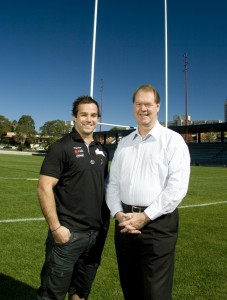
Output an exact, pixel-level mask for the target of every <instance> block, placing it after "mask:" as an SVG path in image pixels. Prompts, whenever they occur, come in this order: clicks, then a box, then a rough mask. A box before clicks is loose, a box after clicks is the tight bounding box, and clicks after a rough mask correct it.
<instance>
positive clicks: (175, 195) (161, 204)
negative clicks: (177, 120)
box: [145, 135, 190, 220]
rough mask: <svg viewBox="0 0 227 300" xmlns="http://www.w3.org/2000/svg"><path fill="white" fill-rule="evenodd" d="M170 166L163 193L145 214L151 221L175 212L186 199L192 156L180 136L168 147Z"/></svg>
mask: <svg viewBox="0 0 227 300" xmlns="http://www.w3.org/2000/svg"><path fill="white" fill-rule="evenodd" d="M168 149H170V153H169V166H168V176H167V178H166V184H165V186H164V188H163V190H162V192H161V193H160V194H159V195H158V196H157V197H156V199H154V201H153V202H152V204H151V205H150V206H148V208H147V209H146V210H145V213H146V214H147V215H148V217H149V218H150V219H151V220H155V219H156V218H158V217H160V216H161V215H163V214H168V213H171V212H173V211H174V210H175V209H176V207H177V206H178V205H179V204H180V202H181V201H182V199H183V198H184V197H185V195H186V193H187V190H188V184H189V176H190V155H189V150H188V146H187V144H186V143H185V141H184V140H183V138H182V137H181V136H180V135H177V136H175V138H174V139H172V141H171V145H168Z"/></svg>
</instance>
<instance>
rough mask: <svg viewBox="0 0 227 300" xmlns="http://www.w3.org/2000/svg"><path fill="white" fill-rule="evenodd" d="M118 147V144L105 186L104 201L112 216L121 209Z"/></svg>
mask: <svg viewBox="0 0 227 300" xmlns="http://www.w3.org/2000/svg"><path fill="white" fill-rule="evenodd" d="M119 149H120V144H118V147H117V149H116V151H115V153H114V157H113V160H112V163H111V168H110V174H109V178H108V183H107V188H106V203H107V205H108V207H109V210H110V212H111V215H112V216H113V217H114V216H115V215H116V213H117V212H119V211H123V208H122V205H121V199H120V188H119V182H118V178H119V173H118V172H119V171H118V159H117V156H118V153H119Z"/></svg>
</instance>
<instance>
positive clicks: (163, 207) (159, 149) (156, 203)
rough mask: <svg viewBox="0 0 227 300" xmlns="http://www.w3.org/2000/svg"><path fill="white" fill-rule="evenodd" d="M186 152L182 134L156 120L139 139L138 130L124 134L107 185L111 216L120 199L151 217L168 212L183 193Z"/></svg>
mask: <svg viewBox="0 0 227 300" xmlns="http://www.w3.org/2000/svg"><path fill="white" fill-rule="evenodd" d="M189 176H190V155H189V151H188V147H187V145H186V143H185V141H184V140H183V138H182V136H181V135H180V134H178V133H176V132H175V131H172V130H170V129H168V128H165V127H163V126H162V125H160V123H159V122H158V121H157V122H156V124H155V126H154V127H153V128H152V130H151V131H150V132H149V133H148V134H147V136H146V137H145V138H144V139H142V137H141V136H140V134H139V132H138V130H136V131H134V132H132V133H131V134H129V135H128V136H126V137H124V138H123V139H122V140H121V141H120V143H119V144H118V147H117V149H116V151H115V153H114V158H113V161H112V164H111V168H110V177H109V182H108V185H107V197H106V201H107V205H108V207H109V209H110V211H111V214H112V216H115V214H116V213H117V212H119V211H123V209H122V204H121V202H123V203H125V204H128V205H135V206H145V207H147V208H146V209H145V213H146V214H147V215H148V217H149V218H150V219H151V220H154V219H156V218H158V217H159V216H161V215H163V214H168V213H171V212H172V211H174V210H175V208H176V207H177V206H178V205H179V203H180V202H181V201H182V199H183V198H184V196H185V195H186V193H187V189H188V183H189Z"/></svg>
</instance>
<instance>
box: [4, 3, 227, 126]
mask: <svg viewBox="0 0 227 300" xmlns="http://www.w3.org/2000/svg"><path fill="white" fill-rule="evenodd" d="M94 4H95V0H64V1H63V0H1V2H0V115H4V116H5V117H7V118H8V119H9V120H10V121H13V120H18V119H19V118H20V117H21V116H22V115H24V114H25V115H30V116H31V117H32V118H33V119H34V121H35V124H36V129H37V130H38V129H39V127H40V126H42V125H44V123H45V122H47V121H51V120H56V119H60V120H71V108H72V102H73V101H74V100H75V98H77V97H78V96H80V95H88V94H89V93H90V78H91V57H92V37H93V21H94ZM167 5H168V60H169V64H168V70H169V72H168V78H169V82H168V89H169V93H168V99H169V103H168V108H169V109H168V119H169V120H172V118H173V115H174V114H179V115H184V114H185V72H184V54H187V55H188V63H189V64H188V67H189V71H188V112H189V115H190V116H191V118H192V120H198V119H209V120H211V119H212V120H219V119H220V120H224V101H225V99H226V98H227V26H226V14H227V1H226V0H217V1H213V0H210V1H204V0H190V1H185V0H167ZM164 55H165V39H164V0H163V1H161V0H159V1H157V0H140V1H137V0H135V1H131V0H99V1H98V15H97V32H96V56H95V72H94V98H95V99H96V100H97V101H98V102H99V103H100V101H101V98H102V99H103V104H102V107H103V113H102V121H103V122H105V123H114V124H122V125H130V126H136V122H135V120H134V117H133V111H132V94H133V92H134V90H135V89H136V88H137V87H138V86H139V85H141V84H143V83H151V84H152V85H154V86H155V87H156V88H157V90H158V91H159V93H160V96H161V111H160V113H159V119H160V121H164V120H165V56H164ZM101 80H103V83H104V89H103V94H102V95H101ZM103 129H105V127H104V128H103ZM106 129H109V128H106Z"/></svg>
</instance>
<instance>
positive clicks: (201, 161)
mask: <svg viewBox="0 0 227 300" xmlns="http://www.w3.org/2000/svg"><path fill="white" fill-rule="evenodd" d="M169 128H170V129H172V130H174V131H176V132H178V133H179V134H181V135H182V136H183V137H184V139H185V141H186V143H187V145H188V148H189V151H190V155H191V164H192V165H195V166H199V165H207V166H213V165H215V166H227V122H224V123H206V124H199V125H189V126H185V125H183V126H169ZM134 130H135V128H133V129H132V128H130V127H129V128H128V129H127V128H125V129H124V130H110V131H102V132H95V133H94V135H95V139H96V140H99V141H100V142H101V143H103V144H105V145H106V147H107V149H108V150H109V153H110V159H112V158H113V154H114V151H115V150H116V148H117V144H118V142H119V141H120V140H121V139H122V138H123V137H124V136H126V135H128V134H129V133H131V132H132V131H134Z"/></svg>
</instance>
